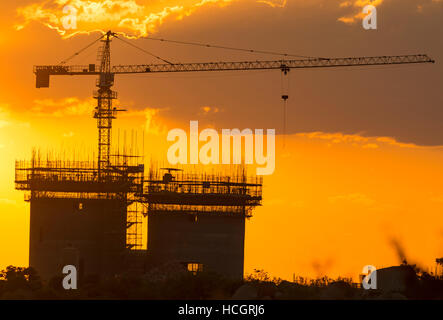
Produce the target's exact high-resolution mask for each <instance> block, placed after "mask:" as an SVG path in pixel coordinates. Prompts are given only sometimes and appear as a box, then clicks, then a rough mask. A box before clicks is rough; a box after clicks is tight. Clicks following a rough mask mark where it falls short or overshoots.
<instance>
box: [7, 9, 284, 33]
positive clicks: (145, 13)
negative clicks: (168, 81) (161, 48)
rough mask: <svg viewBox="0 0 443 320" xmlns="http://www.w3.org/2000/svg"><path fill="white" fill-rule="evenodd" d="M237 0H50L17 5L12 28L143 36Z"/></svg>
mask: <svg viewBox="0 0 443 320" xmlns="http://www.w3.org/2000/svg"><path fill="white" fill-rule="evenodd" d="M236 1H240V0H181V1H176V0H175V1H174V0H171V1H168V2H167V4H165V1H162V0H152V1H136V0H102V1H99V0H71V1H68V0H51V1H44V2H40V3H34V4H30V5H28V6H25V7H20V8H18V9H17V13H18V15H19V16H20V17H21V19H22V21H21V22H20V23H18V24H16V26H15V29H16V30H22V29H23V28H25V27H26V26H27V25H29V23H30V22H32V21H37V22H39V23H41V24H43V25H45V26H47V27H48V28H50V29H53V30H56V31H57V32H58V33H59V34H60V35H61V36H63V37H64V38H69V37H72V36H74V35H76V34H84V33H87V34H89V33H90V32H95V31H106V30H104V29H103V28H104V27H103V26H106V29H112V30H113V31H115V32H121V33H123V34H125V35H126V36H128V37H146V36H148V35H149V34H152V33H155V32H156V31H157V30H158V28H159V27H160V26H161V25H162V24H163V23H164V22H166V21H168V20H181V19H183V18H185V17H187V16H190V15H192V14H193V13H194V12H195V11H197V10H198V9H200V8H202V7H206V6H217V7H225V6H227V5H229V4H230V3H232V2H236ZM257 2H259V3H264V4H266V5H268V6H270V7H272V8H277V7H279V8H281V7H284V6H285V5H286V0H283V1H278V0H269V1H263V0H258V1H257ZM66 5H69V6H71V7H72V8H75V15H74V14H73V13H74V12H71V11H65V12H64V11H63V8H64V7H65V6H66ZM70 15H71V17H73V18H74V19H75V28H73V29H68V30H66V29H65V28H64V25H66V23H65V24H64V22H67V21H68V20H69V19H71V18H69V19H68V17H69V16H70ZM69 21H70V22H71V21H72V19H71V20H69ZM71 25H73V24H71Z"/></svg>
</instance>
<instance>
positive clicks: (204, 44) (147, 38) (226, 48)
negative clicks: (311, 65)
mask: <svg viewBox="0 0 443 320" xmlns="http://www.w3.org/2000/svg"><path fill="white" fill-rule="evenodd" d="M141 39H145V40H154V41H161V42H170V43H177V44H184V45H192V46H199V47H206V48H215V49H225V50H234V51H243V52H249V53H259V54H269V55H275V56H284V57H296V58H305V59H325V58H321V57H313V56H302V55H297V54H291V53H281V52H273V51H263V50H255V49H245V48H234V47H226V46H220V45H214V44H206V43H200V42H186V41H178V40H169V39H163V38H152V37H142V38H141Z"/></svg>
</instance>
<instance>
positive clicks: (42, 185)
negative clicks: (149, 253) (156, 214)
mask: <svg viewBox="0 0 443 320" xmlns="http://www.w3.org/2000/svg"><path fill="white" fill-rule="evenodd" d="M112 160H113V161H112V162H111V164H110V165H109V167H108V168H107V169H106V174H105V175H103V176H101V177H100V176H99V172H98V171H99V167H98V164H97V162H92V161H71V160H51V159H48V158H47V159H45V160H43V159H42V158H41V157H40V156H39V155H38V154H37V153H33V156H32V158H31V160H30V161H16V163H15V187H16V189H18V190H24V191H26V193H25V200H27V201H32V200H33V199H39V198H40V199H41V198H53V199H67V200H68V199H69V200H72V199H74V200H78V201H81V200H110V199H117V200H120V201H122V202H124V203H125V205H126V208H127V209H126V247H127V248H128V249H142V248H143V243H142V236H143V230H142V227H141V224H142V218H143V207H142V206H141V205H140V204H139V203H137V199H138V198H139V197H140V194H141V193H142V191H143V174H144V166H143V165H142V164H137V161H138V160H139V159H138V157H135V156H127V155H120V154H119V155H115V156H112Z"/></svg>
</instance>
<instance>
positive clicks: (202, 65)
mask: <svg viewBox="0 0 443 320" xmlns="http://www.w3.org/2000/svg"><path fill="white" fill-rule="evenodd" d="M113 37H115V38H117V39H119V37H118V36H117V34H116V33H114V32H111V31H108V32H106V33H105V34H103V35H102V37H101V38H99V39H98V40H100V41H101V42H102V45H101V46H100V47H99V50H98V54H97V60H98V66H99V68H98V70H97V68H96V65H95V64H89V65H87V66H84V65H71V66H68V65H65V64H64V62H62V63H61V64H59V65H49V66H48V65H46V66H35V67H34V73H35V74H36V87H37V88H47V87H49V79H50V76H53V75H97V76H98V79H97V83H96V85H97V87H98V90H96V91H94V94H93V96H94V98H95V99H96V100H97V106H96V107H95V112H94V118H95V119H97V128H98V164H97V165H98V180H99V181H102V182H103V181H105V180H106V179H107V177H109V175H108V174H109V173H110V150H111V136H112V135H111V129H112V120H113V119H115V118H116V114H117V112H118V111H125V110H122V109H117V108H115V107H113V106H112V101H113V100H114V99H116V98H117V92H115V91H113V90H111V88H112V86H113V85H114V76H115V75H116V74H133V73H162V72H167V73H175V72H203V71H206V72H208V71H248V70H272V69H274V70H280V71H281V72H283V73H285V74H286V73H287V72H288V71H289V70H290V69H300V68H335V67H361V66H379V65H400V64H418V63H434V62H435V61H434V60H432V59H431V58H429V57H428V56H427V55H425V54H417V55H402V56H376V57H349V58H307V59H297V60H271V61H239V62H223V61H221V62H198V63H163V64H141V65H115V66H111V41H112V38H113ZM98 40H96V41H98ZM122 41H123V40H122ZM162 60H163V59H162ZM164 61H166V60H164ZM166 62H168V61H166Z"/></svg>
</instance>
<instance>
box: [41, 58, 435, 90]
mask: <svg viewBox="0 0 443 320" xmlns="http://www.w3.org/2000/svg"><path fill="white" fill-rule="evenodd" d="M434 62H435V61H434V60H432V59H431V58H429V57H428V56H427V55H425V54H418V55H403V56H377V57H351V58H329V59H328V58H315V59H301V60H274V61H239V62H202V63H176V64H141V65H115V66H112V67H111V70H110V73H111V74H130V73H158V72H204V71H247V70H271V69H275V70H282V71H283V70H287V69H297V68H332V67H358V66H377V65H394V64H414V63H434ZM34 73H35V74H36V87H37V88H47V87H49V77H50V76H52V75H99V74H100V72H99V71H98V70H97V68H96V66H95V64H89V65H81V66H80V65H72V66H67V65H53V66H35V67H34Z"/></svg>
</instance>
